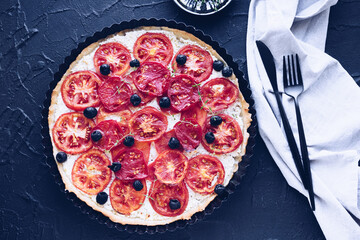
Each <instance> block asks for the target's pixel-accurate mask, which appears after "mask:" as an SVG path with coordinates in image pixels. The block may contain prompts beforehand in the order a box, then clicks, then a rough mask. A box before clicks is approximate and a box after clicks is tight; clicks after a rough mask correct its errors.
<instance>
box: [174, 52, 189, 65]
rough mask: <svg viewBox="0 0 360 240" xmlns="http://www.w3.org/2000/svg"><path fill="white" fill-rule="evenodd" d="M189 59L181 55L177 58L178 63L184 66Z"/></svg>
mask: <svg viewBox="0 0 360 240" xmlns="http://www.w3.org/2000/svg"><path fill="white" fill-rule="evenodd" d="M186 60H187V57H186V56H185V55H182V54H179V55H177V56H176V62H177V64H179V65H184V64H185V63H186Z"/></svg>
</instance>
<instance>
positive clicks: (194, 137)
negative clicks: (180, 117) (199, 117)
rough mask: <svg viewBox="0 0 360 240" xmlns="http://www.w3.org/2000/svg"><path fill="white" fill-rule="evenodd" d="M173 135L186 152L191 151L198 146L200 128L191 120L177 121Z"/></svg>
mask: <svg viewBox="0 0 360 240" xmlns="http://www.w3.org/2000/svg"><path fill="white" fill-rule="evenodd" d="M174 130H175V134H176V137H177V139H179V141H180V143H181V145H182V146H183V148H184V149H185V150H186V151H192V150H194V149H195V148H197V147H198V146H199V145H200V142H201V134H202V131H201V126H200V124H199V123H197V122H196V121H195V120H193V119H187V120H184V121H179V122H177V123H176V124H175V126H174Z"/></svg>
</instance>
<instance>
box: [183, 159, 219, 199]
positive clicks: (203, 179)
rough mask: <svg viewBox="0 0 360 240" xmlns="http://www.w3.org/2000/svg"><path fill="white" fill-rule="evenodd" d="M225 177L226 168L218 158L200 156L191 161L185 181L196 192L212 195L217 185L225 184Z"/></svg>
mask: <svg viewBox="0 0 360 240" xmlns="http://www.w3.org/2000/svg"><path fill="white" fill-rule="evenodd" d="M224 176H225V170H224V166H223V165H222V163H221V162H220V161H219V160H218V159H217V158H216V157H213V156H210V155H198V156H196V157H194V158H192V159H190V160H189V168H188V170H187V173H186V177H185V181H186V183H187V185H188V186H189V187H190V188H191V189H192V190H194V191H195V192H198V193H201V194H210V193H213V192H214V189H215V186H216V185H217V184H223V182H224Z"/></svg>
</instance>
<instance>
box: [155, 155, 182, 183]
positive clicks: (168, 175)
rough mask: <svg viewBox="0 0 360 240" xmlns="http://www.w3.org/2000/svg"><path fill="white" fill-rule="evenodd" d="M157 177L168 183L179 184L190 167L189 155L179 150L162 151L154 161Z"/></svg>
mask: <svg viewBox="0 0 360 240" xmlns="http://www.w3.org/2000/svg"><path fill="white" fill-rule="evenodd" d="M153 166H154V169H155V170H154V174H155V176H156V178H157V179H158V180H159V181H161V182H163V183H166V184H178V183H180V182H181V181H182V180H183V179H184V178H185V174H186V170H187V167H188V159H187V157H186V156H185V155H184V154H182V153H181V152H179V151H175V150H169V151H166V152H163V153H161V154H160V155H159V156H158V157H157V158H156V159H155V161H154V165H153Z"/></svg>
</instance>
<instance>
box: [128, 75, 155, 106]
mask: <svg viewBox="0 0 360 240" xmlns="http://www.w3.org/2000/svg"><path fill="white" fill-rule="evenodd" d="M135 75H136V74H133V73H130V74H129V75H127V76H126V77H125V78H124V80H125V81H126V82H130V83H131V84H130V85H131V88H132V90H133V93H134V94H137V95H139V97H140V98H141V103H140V105H139V106H144V105H145V104H146V103H148V102H150V101H151V100H153V99H154V98H155V97H154V96H152V95H149V94H148V93H143V92H141V91H139V90H138V89H137V88H136V86H135V84H134V80H133V78H134V77H135Z"/></svg>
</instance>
